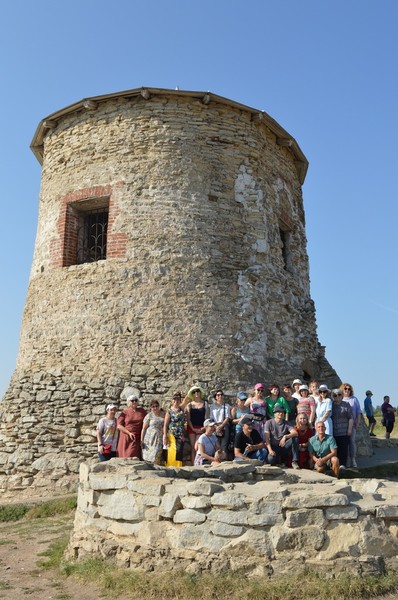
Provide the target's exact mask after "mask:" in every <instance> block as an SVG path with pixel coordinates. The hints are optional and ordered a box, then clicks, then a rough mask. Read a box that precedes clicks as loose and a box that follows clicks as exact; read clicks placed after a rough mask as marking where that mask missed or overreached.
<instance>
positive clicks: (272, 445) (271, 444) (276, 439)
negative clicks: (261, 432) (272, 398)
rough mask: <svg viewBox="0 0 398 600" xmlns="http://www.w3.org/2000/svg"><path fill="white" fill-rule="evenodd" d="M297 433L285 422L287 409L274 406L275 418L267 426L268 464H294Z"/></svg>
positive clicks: (278, 405) (277, 405)
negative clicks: (294, 443) (293, 440)
mask: <svg viewBox="0 0 398 600" xmlns="http://www.w3.org/2000/svg"><path fill="white" fill-rule="evenodd" d="M294 437H297V431H296V430H295V429H293V427H292V426H291V425H289V424H288V423H287V421H285V409H284V407H283V406H281V405H280V404H276V405H275V406H274V418H273V419H270V420H269V421H267V422H266V424H265V441H266V446H267V449H268V463H269V464H270V465H278V464H280V463H283V464H285V465H286V466H288V467H290V466H291V464H292V438H294Z"/></svg>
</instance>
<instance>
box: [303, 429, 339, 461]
mask: <svg viewBox="0 0 398 600" xmlns="http://www.w3.org/2000/svg"><path fill="white" fill-rule="evenodd" d="M335 448H337V444H336V440H335V439H334V437H333V436H332V435H328V434H327V433H326V434H325V437H324V438H323V440H322V441H321V440H320V439H319V438H318V436H317V435H314V436H313V437H312V438H310V441H309V442H308V451H309V452H311V454H314V455H315V456H316V457H317V458H323V457H324V456H326V455H327V454H330V453H331V451H332V450H334V449H335Z"/></svg>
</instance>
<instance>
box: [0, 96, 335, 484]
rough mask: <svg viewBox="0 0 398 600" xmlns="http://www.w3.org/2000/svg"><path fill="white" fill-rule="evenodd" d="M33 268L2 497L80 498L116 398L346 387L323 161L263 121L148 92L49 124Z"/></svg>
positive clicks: (5, 435)
mask: <svg viewBox="0 0 398 600" xmlns="http://www.w3.org/2000/svg"><path fill="white" fill-rule="evenodd" d="M32 150H33V152H34V153H35V155H36V156H37V158H38V160H39V161H40V163H41V164H42V184H41V191H40V207H39V219H38V228H37V237H36V244H35V250H34V258H33V264H32V270H31V276H30V282H29V289H28V294H27V300H26V306H25V311H24V316H23V322H22V329H21V338H20V348H19V355H18V361H17V367H16V370H15V373H14V375H13V377H12V380H11V383H10V386H9V389H8V391H7V393H6V395H5V397H4V399H3V402H2V418H1V432H0V433H1V439H2V443H1V447H0V475H2V476H3V477H2V480H3V481H4V482H5V483H4V486H6V485H7V486H8V487H12V486H14V487H19V486H22V487H23V486H27V485H32V484H33V485H43V484H44V482H48V481H49V480H51V481H53V482H55V483H56V485H59V486H60V487H61V486H65V485H67V482H68V481H69V480H70V479H73V478H74V476H75V473H76V472H77V469H78V463H79V461H80V460H82V459H84V458H87V457H90V456H93V455H94V453H95V450H96V446H95V444H93V443H92V442H93V438H92V432H93V428H94V425H95V423H96V421H97V419H98V417H99V415H100V414H102V413H103V408H104V404H105V402H106V400H107V399H113V400H116V399H117V400H119V399H120V398H123V397H124V395H125V394H126V390H127V389H131V388H136V389H138V390H139V392H140V393H141V394H142V395H143V401H144V403H146V402H148V401H149V400H150V399H151V398H152V397H153V396H157V397H158V398H159V399H161V400H163V401H164V402H166V401H167V400H168V399H169V398H170V397H171V393H172V392H173V391H174V390H175V389H182V390H185V391H186V390H187V389H188V388H189V387H190V386H191V385H192V383H194V382H195V383H196V382H197V383H200V384H202V385H203V386H205V387H206V388H207V389H208V390H210V389H212V388H213V387H214V386H215V385H222V386H223V387H225V388H226V390H229V391H230V392H231V393H232V392H235V391H236V390H238V389H242V388H250V387H251V386H252V385H253V384H254V383H255V382H256V381H258V380H259V381H264V382H265V383H271V382H272V381H278V382H280V383H283V382H284V381H289V380H290V381H291V380H292V379H293V378H294V377H304V378H310V377H317V378H319V379H321V380H322V381H326V382H328V383H330V384H335V383H338V381H339V380H338V377H337V376H336V373H335V371H334V370H333V369H332V368H331V366H330V365H329V363H328V362H327V360H326V359H325V356H324V348H323V347H322V346H320V344H319V341H318V338H317V332H316V321H315V309H314V303H313V301H312V299H311V296H310V282H309V269H308V257H307V252H306V235H305V218H304V209H303V200H302V184H303V181H304V177H305V174H306V170H307V166H308V163H307V160H306V158H305V156H304V155H303V153H302V151H301V150H300V148H299V146H298V144H297V142H296V141H295V140H294V139H293V138H292V137H291V136H290V135H289V134H288V133H287V132H286V131H285V130H284V129H282V127H280V125H278V123H276V122H275V121H274V120H273V119H272V118H271V117H270V116H269V115H267V114H266V113H264V112H261V111H258V110H255V109H252V108H249V107H247V106H244V105H241V104H238V103H236V102H233V101H231V100H228V99H226V98H222V97H220V96H216V95H214V94H211V93H209V92H207V93H204V92H187V91H174V90H162V89H150V88H139V89H134V90H128V91H125V92H120V93H115V94H108V95H104V96H99V97H95V98H89V99H85V100H82V101H80V102H77V103H76V104H73V105H71V106H68V107H66V108H64V109H61V110H59V111H58V112H56V113H54V114H52V115H50V116H49V117H47V118H46V119H44V120H43V121H42V122H41V123H40V124H39V126H38V128H37V130H36V133H35V135H34V138H33V142H32Z"/></svg>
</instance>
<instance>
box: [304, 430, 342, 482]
mask: <svg viewBox="0 0 398 600" xmlns="http://www.w3.org/2000/svg"><path fill="white" fill-rule="evenodd" d="M315 430H316V434H315V435H314V436H313V437H312V438H310V440H309V442H308V451H309V453H310V459H311V461H312V463H313V465H314V469H316V470H317V471H318V473H325V471H326V469H327V468H330V469H332V471H333V474H334V476H335V477H337V478H338V477H339V470H340V462H339V459H338V458H337V444H336V440H335V439H334V437H333V436H332V435H327V434H326V433H325V431H326V429H325V423H324V422H323V421H318V423H317V424H316V425H315Z"/></svg>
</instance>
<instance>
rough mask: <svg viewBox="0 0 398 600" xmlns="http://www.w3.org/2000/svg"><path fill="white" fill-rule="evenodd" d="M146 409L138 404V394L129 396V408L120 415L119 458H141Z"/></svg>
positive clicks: (118, 425) (118, 422)
mask: <svg viewBox="0 0 398 600" xmlns="http://www.w3.org/2000/svg"><path fill="white" fill-rule="evenodd" d="M145 415H146V410H144V409H143V408H141V406H138V396H136V395H135V394H132V395H131V396H129V397H128V398H127V408H125V409H124V410H123V411H122V412H121V413H120V416H119V417H118V420H117V428H118V430H119V442H118V445H117V455H118V457H119V458H131V457H133V456H135V457H137V458H141V431H142V425H143V421H144V417H145Z"/></svg>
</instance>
